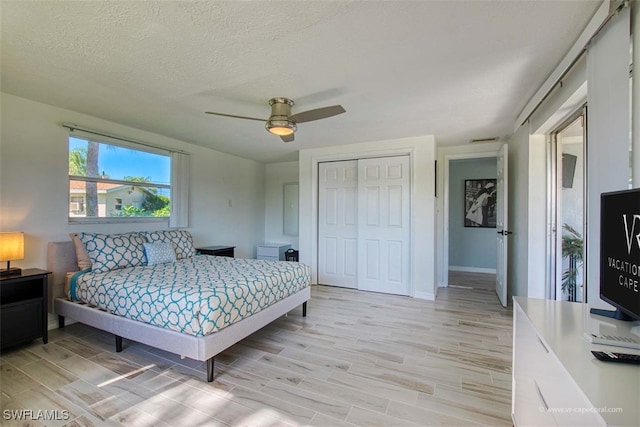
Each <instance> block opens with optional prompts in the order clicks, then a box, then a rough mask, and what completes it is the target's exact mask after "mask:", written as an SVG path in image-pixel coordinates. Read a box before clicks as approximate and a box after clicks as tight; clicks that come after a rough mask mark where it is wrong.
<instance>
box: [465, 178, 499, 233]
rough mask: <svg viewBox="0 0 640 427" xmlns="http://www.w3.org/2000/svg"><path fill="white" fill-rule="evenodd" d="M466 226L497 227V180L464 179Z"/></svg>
mask: <svg viewBox="0 0 640 427" xmlns="http://www.w3.org/2000/svg"><path fill="white" fill-rule="evenodd" d="M464 226H465V227H485V228H496V180H495V179H465V180H464Z"/></svg>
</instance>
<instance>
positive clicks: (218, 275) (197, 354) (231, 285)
mask: <svg viewBox="0 0 640 427" xmlns="http://www.w3.org/2000/svg"><path fill="white" fill-rule="evenodd" d="M77 244H78V241H77V240H76V241H65V242H51V243H49V245H48V260H47V264H48V269H49V270H50V271H51V272H52V273H53V280H52V282H53V289H52V290H51V291H52V292H51V294H52V295H53V303H52V308H53V312H54V313H55V314H57V315H58V319H59V324H60V327H64V321H65V318H69V319H73V320H75V321H78V322H81V323H84V324H86V325H89V326H92V327H95V328H98V329H101V330H104V331H107V332H110V333H112V334H114V335H115V347H116V351H117V352H120V351H122V339H123V338H126V339H129V340H132V341H137V342H140V343H143V344H147V345H150V346H152V347H156V348H159V349H162V350H166V351H169V352H172V353H175V354H178V355H180V356H184V357H188V358H191V359H195V360H200V361H206V365H207V381H209V382H211V381H213V377H214V375H213V372H214V358H215V356H216V355H217V354H218V353H220V352H222V351H224V350H225V349H227V348H228V347H230V346H232V345H233V344H235V343H237V342H238V341H241V340H242V339H244V338H245V337H247V336H249V335H251V334H252V333H254V332H255V331H257V330H259V329H261V328H262V327H264V326H266V325H268V324H269V323H271V322H273V321H274V320H276V319H277V318H279V317H281V316H283V315H285V314H287V313H288V312H289V311H291V310H293V309H295V308H296V307H298V306H302V316H306V308H307V307H306V305H307V301H308V300H309V298H310V288H309V282H310V276H309V270H308V267H307V266H305V265H304V264H300V263H293V262H284V261H264V260H244V259H235V258H226V257H215V256H208V255H193V254H188V256H182V257H181V256H178V259H176V260H175V261H171V262H166V263H157V264H153V265H151V262H150V261H149V262H148V265H147V261H146V259H145V260H144V261H142V262H140V263H139V265H133V266H130V265H127V266H125V267H117V268H107V269H106V271H103V270H105V269H102V270H101V269H100V268H96V266H98V265H99V264H98V263H95V262H94V264H93V266H94V268H93V270H90V269H85V270H82V269H81V268H80V267H79V265H78V263H79V258H78V255H77V254H76V249H77V248H78V246H77ZM174 246H175V245H174ZM80 251H81V249H80V250H79V251H78V252H80ZM176 252H178V254H180V250H179V249H178V250H177V251H176ZM183 255H184V254H183ZM109 259H110V260H112V259H113V257H111V258H109ZM143 259H144V258H143ZM92 260H94V261H95V258H92ZM149 260H150V259H149ZM147 280H150V281H149V282H147ZM138 282H139V283H138ZM206 282H210V284H207V283H206ZM266 282H269V286H267V285H266ZM65 288H66V289H65ZM92 292H94V293H93V294H92ZM162 301H165V303H162V304H161V302H162ZM176 301H178V302H179V303H180V308H178V309H176V307H175V305H176V304H175V303H176ZM171 304H173V307H169V306H170V305H171ZM216 304H217V305H216ZM185 307H188V308H189V310H186V309H185Z"/></svg>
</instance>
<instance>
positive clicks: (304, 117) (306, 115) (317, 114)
mask: <svg viewBox="0 0 640 427" xmlns="http://www.w3.org/2000/svg"><path fill="white" fill-rule="evenodd" d="M344 112H345V109H344V108H342V105H332V106H331V107H322V108H316V109H315V110H309V111H303V112H301V113H298V114H294V115H292V116H291V118H292V119H293V120H295V121H296V123H304V122H311V121H314V120H320V119H326V118H328V117H333V116H337V115H338V114H342V113H344Z"/></svg>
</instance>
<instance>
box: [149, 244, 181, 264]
mask: <svg viewBox="0 0 640 427" xmlns="http://www.w3.org/2000/svg"><path fill="white" fill-rule="evenodd" d="M144 253H145V255H146V256H147V265H156V264H164V263H167V262H174V261H175V260H176V251H175V250H174V249H173V243H171V242H156V243H145V244H144Z"/></svg>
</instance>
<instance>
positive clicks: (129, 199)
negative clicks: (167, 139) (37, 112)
mask: <svg viewBox="0 0 640 427" xmlns="http://www.w3.org/2000/svg"><path fill="white" fill-rule="evenodd" d="M170 180H171V157H170V156H169V155H168V154H158V153H153V152H150V151H143V150H137V149H132V148H126V147H122V146H118V145H113V144H107V143H105V142H98V141H92V140H89V139H82V138H77V137H69V218H70V219H72V218H117V217H121V218H126V217H129V218H131V217H165V218H166V217H169V214H170V212H171V200H170Z"/></svg>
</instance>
